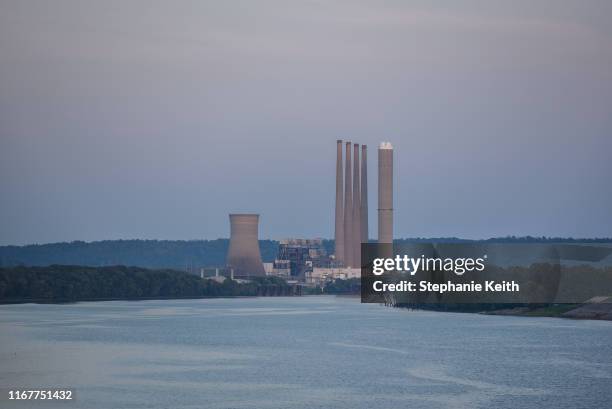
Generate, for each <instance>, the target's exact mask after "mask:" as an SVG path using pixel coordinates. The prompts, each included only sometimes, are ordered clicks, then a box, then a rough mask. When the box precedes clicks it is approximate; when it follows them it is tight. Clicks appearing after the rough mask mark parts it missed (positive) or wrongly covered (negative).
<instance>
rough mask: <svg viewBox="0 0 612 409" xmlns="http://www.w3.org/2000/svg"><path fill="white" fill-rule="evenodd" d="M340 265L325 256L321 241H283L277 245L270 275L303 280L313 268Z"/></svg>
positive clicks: (332, 258) (325, 252)
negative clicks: (276, 253) (276, 252)
mask: <svg viewBox="0 0 612 409" xmlns="http://www.w3.org/2000/svg"><path fill="white" fill-rule="evenodd" d="M340 265H341V264H340V263H339V262H337V261H336V260H335V258H334V257H333V256H330V255H328V254H327V250H326V249H325V247H324V246H323V239H285V240H281V241H280V243H279V245H278V255H277V257H276V260H274V266H273V270H272V274H273V275H276V276H279V277H292V278H299V279H302V280H303V279H304V277H305V275H306V273H307V272H309V271H312V269H313V268H315V267H327V268H329V267H337V266H340Z"/></svg>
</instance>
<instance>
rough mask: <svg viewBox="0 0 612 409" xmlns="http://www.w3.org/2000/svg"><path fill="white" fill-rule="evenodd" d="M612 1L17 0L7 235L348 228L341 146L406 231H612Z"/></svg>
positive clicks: (4, 193)
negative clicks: (382, 182)
mask: <svg viewBox="0 0 612 409" xmlns="http://www.w3.org/2000/svg"><path fill="white" fill-rule="evenodd" d="M611 19H612V2H610V1H607V0H603V1H597V0H593V1H588V2H585V1H581V0H577V1H566V0H549V1H537V0H536V1H534V0H528V1H466V0H457V1H448V2H444V1H441V2H430V1H376V2H374V1H372V2H361V1H333V2H324V1H299V2H294V1H231V0H230V1H129V0H128V1H123V0H121V1H81V0H76V1H65V0H55V1H53V2H49V1H46V0H42V1H35V0H34V1H20V0H14V1H7V0H0V192H1V193H0V244H2V245H4V244H26V243H47V242H57V241H72V240H85V241H92V240H103V239H120V238H123V239H130V238H142V239H185V240H188V239H201V238H204V239H215V238H218V237H228V236H229V220H228V213H231V212H253V213H259V214H261V217H260V228H259V231H260V238H271V239H280V238H285V237H325V238H331V237H333V217H334V192H335V179H334V178H335V176H334V172H335V153H336V152H335V149H336V139H343V140H351V141H355V142H359V143H365V144H367V145H368V147H369V163H368V165H369V175H368V177H369V187H370V197H369V208H370V213H369V219H370V233H371V234H370V236H371V237H373V238H375V237H376V208H377V206H376V178H377V175H376V147H377V145H378V144H379V143H380V142H381V141H390V142H391V143H392V144H393V146H394V148H395V151H394V153H395V176H396V177H395V180H394V186H395V203H394V208H395V222H394V227H395V236H396V237H440V236H445V237H446V236H457V237H464V238H488V237H497V236H506V235H517V236H520V235H536V236H542V235H545V236H574V237H610V236H612V217H611V216H612V182H611V179H610V178H611V175H612V25H611V24H610V23H609V22H610V20H611Z"/></svg>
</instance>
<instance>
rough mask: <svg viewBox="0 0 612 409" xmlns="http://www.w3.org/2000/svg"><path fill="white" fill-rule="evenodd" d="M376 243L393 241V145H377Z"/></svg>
mask: <svg viewBox="0 0 612 409" xmlns="http://www.w3.org/2000/svg"><path fill="white" fill-rule="evenodd" d="M378 243H381V244H392V243H393V145H391V143H390V142H382V143H381V144H380V146H379V147H378Z"/></svg>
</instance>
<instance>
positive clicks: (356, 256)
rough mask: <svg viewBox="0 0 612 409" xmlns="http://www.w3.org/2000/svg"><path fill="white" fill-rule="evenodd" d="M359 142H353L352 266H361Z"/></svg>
mask: <svg viewBox="0 0 612 409" xmlns="http://www.w3.org/2000/svg"><path fill="white" fill-rule="evenodd" d="M359 167H360V162H359V144H358V143H355V144H353V216H352V217H353V221H352V227H351V233H352V236H353V239H352V242H351V244H352V246H353V264H352V266H353V267H359V266H361V193H360V192H361V189H360V186H359V185H360V183H361V182H360V177H359Z"/></svg>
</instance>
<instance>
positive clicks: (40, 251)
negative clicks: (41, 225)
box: [0, 239, 278, 270]
mask: <svg viewBox="0 0 612 409" xmlns="http://www.w3.org/2000/svg"><path fill="white" fill-rule="evenodd" d="M228 246H229V240H228V239H217V240H189V241H184V240H105V241H94V242H83V241H73V242H70V243H52V244H35V245H28V246H2V247H0V267H11V266H18V265H25V266H47V265H52V264H69V265H81V266H113V265H125V266H139V267H145V268H173V269H179V270H186V269H189V268H195V269H199V267H203V266H211V267H214V266H219V267H220V266H223V265H224V264H225V257H226V255H227V249H228ZM259 248H260V249H261V256H262V258H263V260H264V261H272V260H274V257H275V256H276V252H277V248H278V242H277V241H273V240H260V242H259Z"/></svg>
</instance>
